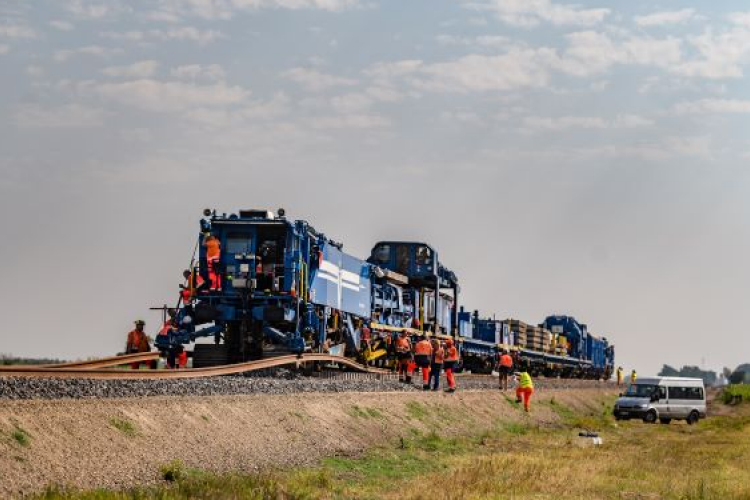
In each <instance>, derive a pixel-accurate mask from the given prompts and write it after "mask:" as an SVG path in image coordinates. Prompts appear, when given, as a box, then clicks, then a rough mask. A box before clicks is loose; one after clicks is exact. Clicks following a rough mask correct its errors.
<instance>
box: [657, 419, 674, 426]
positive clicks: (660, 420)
mask: <svg viewBox="0 0 750 500" xmlns="http://www.w3.org/2000/svg"><path fill="white" fill-rule="evenodd" d="M671 421H672V419H671V418H660V419H659V422H661V423H662V424H665V425H667V424H669V422H671Z"/></svg>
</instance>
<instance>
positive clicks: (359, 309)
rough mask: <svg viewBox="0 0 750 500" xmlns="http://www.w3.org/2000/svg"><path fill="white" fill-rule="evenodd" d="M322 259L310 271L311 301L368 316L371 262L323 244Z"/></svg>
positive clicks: (369, 312) (369, 311)
mask: <svg viewBox="0 0 750 500" xmlns="http://www.w3.org/2000/svg"><path fill="white" fill-rule="evenodd" d="M322 251H323V260H322V261H321V262H320V265H319V266H318V268H317V269H315V270H314V271H313V272H312V279H311V283H310V301H311V302H313V303H314V304H319V305H325V306H328V307H332V308H334V309H338V310H340V311H343V312H347V313H351V314H354V315H357V316H360V317H365V318H369V317H370V314H371V310H370V307H371V304H370V300H371V299H370V265H369V264H367V263H366V262H364V261H362V260H360V259H357V258H355V257H352V256H351V255H347V254H345V253H343V252H342V251H340V250H339V249H338V248H336V247H334V246H332V245H329V244H324V245H323V246H322Z"/></svg>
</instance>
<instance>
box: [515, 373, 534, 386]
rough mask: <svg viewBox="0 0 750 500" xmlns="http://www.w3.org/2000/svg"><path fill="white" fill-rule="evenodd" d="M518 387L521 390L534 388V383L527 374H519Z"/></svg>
mask: <svg viewBox="0 0 750 500" xmlns="http://www.w3.org/2000/svg"><path fill="white" fill-rule="evenodd" d="M518 387H520V388H521V389H533V388H534V382H532V381H531V375H529V373H528V372H521V374H520V375H519V379H518Z"/></svg>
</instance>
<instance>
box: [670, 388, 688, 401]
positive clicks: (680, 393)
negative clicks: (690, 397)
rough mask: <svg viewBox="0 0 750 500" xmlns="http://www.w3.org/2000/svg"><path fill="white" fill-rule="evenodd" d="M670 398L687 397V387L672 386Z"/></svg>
mask: <svg viewBox="0 0 750 500" xmlns="http://www.w3.org/2000/svg"><path fill="white" fill-rule="evenodd" d="M669 399H687V398H686V397H685V388H684V387H670V388H669Z"/></svg>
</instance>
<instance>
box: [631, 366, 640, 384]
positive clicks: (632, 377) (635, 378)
mask: <svg viewBox="0 0 750 500" xmlns="http://www.w3.org/2000/svg"><path fill="white" fill-rule="evenodd" d="M636 380H638V374H637V373H635V368H633V371H632V372H630V383H631V384H635V381H636Z"/></svg>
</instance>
